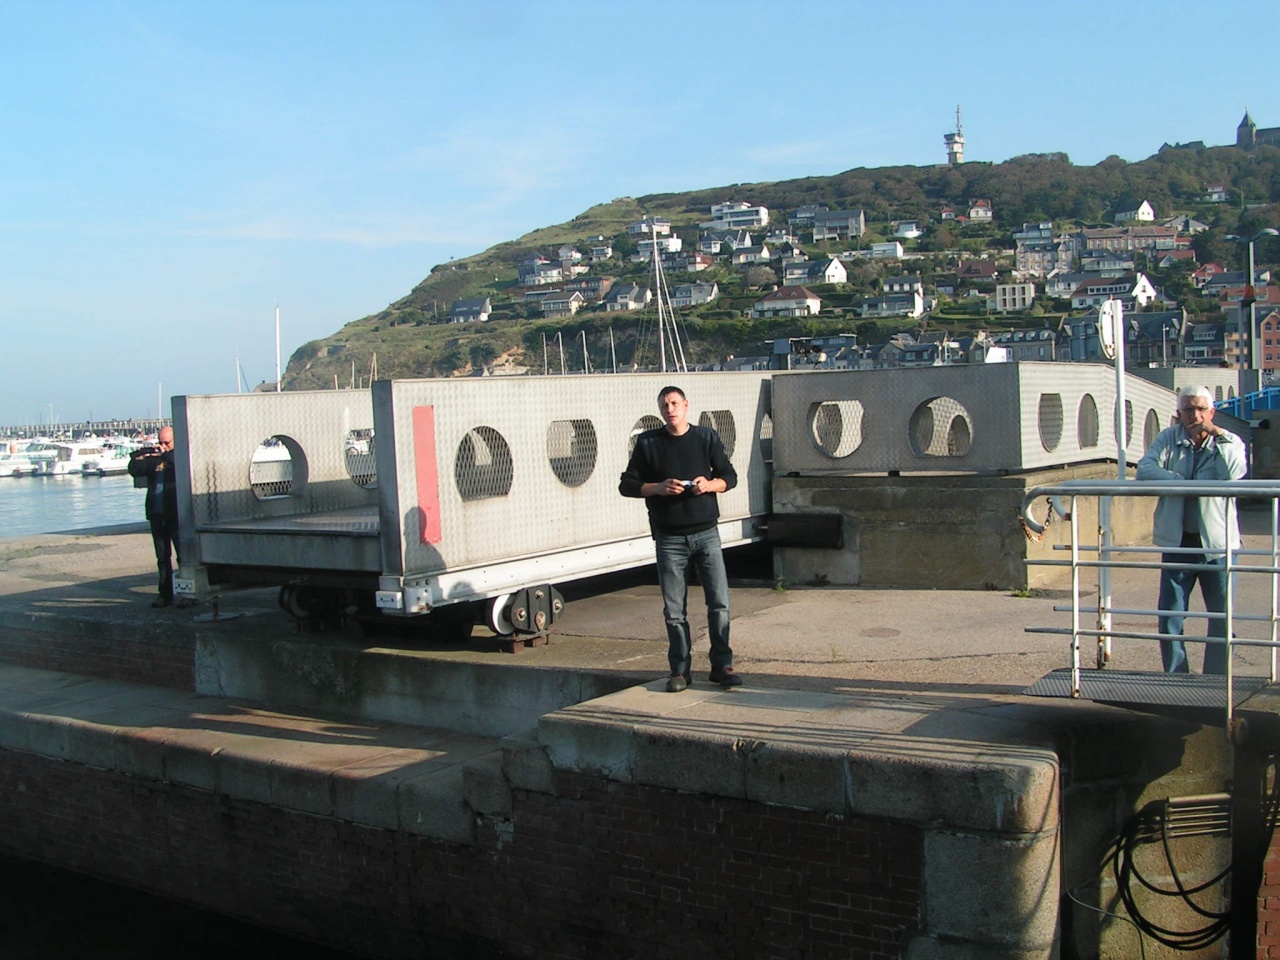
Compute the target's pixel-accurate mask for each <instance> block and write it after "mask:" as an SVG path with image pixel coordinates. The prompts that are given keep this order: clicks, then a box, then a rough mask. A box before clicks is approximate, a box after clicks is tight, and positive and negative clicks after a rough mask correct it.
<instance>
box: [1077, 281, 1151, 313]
mask: <svg viewBox="0 0 1280 960" xmlns="http://www.w3.org/2000/svg"><path fill="white" fill-rule="evenodd" d="M1156 297H1157V294H1156V288H1155V287H1153V286H1152V285H1151V281H1150V280H1148V279H1147V276H1146V274H1143V273H1139V274H1138V275H1137V276H1136V277H1135V276H1127V277H1099V278H1097V279H1096V280H1086V281H1085V282H1084V283H1082V284H1080V286H1079V287H1077V288H1076V289H1075V291H1074V292H1073V293H1072V294H1071V309H1073V310H1087V309H1088V308H1090V307H1100V306H1102V304H1104V303H1106V302H1107V301H1108V300H1124V301H1129V302H1131V303H1134V304H1136V305H1137V306H1139V307H1145V306H1146V305H1147V304H1149V303H1151V302H1152V301H1153V300H1155V299H1156Z"/></svg>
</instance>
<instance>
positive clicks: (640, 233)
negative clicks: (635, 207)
mask: <svg viewBox="0 0 1280 960" xmlns="http://www.w3.org/2000/svg"><path fill="white" fill-rule="evenodd" d="M627 236H629V237H669V236H671V221H670V220H668V219H667V218H666V217H645V218H644V219H643V220H637V221H636V222H635V223H629V224H627Z"/></svg>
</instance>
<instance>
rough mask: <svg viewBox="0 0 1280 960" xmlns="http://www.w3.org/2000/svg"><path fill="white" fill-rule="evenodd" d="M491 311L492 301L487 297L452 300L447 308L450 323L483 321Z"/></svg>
mask: <svg viewBox="0 0 1280 960" xmlns="http://www.w3.org/2000/svg"><path fill="white" fill-rule="evenodd" d="M491 313H493V303H492V302H491V301H490V300H489V298H488V297H467V298H465V299H463V300H455V301H453V306H452V308H451V309H450V310H449V320H450V322H452V323H484V322H485V321H486V320H488V319H489V314H491Z"/></svg>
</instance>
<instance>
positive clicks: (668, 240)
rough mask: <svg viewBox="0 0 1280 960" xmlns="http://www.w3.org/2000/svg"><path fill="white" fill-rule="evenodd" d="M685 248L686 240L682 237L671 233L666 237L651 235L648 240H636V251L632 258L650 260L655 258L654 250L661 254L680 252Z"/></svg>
mask: <svg viewBox="0 0 1280 960" xmlns="http://www.w3.org/2000/svg"><path fill="white" fill-rule="evenodd" d="M683 249H684V240H682V239H681V238H680V237H677V236H674V235H670V236H665V237H656V238H655V237H650V238H649V239H648V240H639V241H637V242H636V252H635V253H634V254H633V255H632V257H631V259H633V260H637V261H644V262H648V261H650V260H652V259H653V252H654V250H657V251H658V254H659V255H662V254H665V253H679V252H680V251H681V250H683Z"/></svg>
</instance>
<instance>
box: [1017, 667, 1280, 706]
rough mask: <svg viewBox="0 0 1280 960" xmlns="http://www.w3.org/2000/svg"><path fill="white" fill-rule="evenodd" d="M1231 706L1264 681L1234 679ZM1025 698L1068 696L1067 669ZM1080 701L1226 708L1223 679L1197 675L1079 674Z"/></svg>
mask: <svg viewBox="0 0 1280 960" xmlns="http://www.w3.org/2000/svg"><path fill="white" fill-rule="evenodd" d="M1234 681H1235V683H1234V687H1235V691H1234V692H1235V705H1236V706H1239V705H1240V704H1241V703H1243V702H1244V701H1245V700H1248V699H1249V698H1250V697H1251V696H1253V695H1254V694H1255V693H1257V692H1258V691H1259V690H1261V689H1262V688H1263V687H1265V686H1267V684H1268V680H1267V678H1266V677H1241V676H1236V677H1235V678H1234ZM1023 693H1024V694H1026V695H1027V696H1029V697H1063V698H1069V697H1070V696H1071V668H1070V667H1062V668H1061V669H1058V670H1054V671H1053V672H1052V673H1049V674H1046V675H1045V676H1043V677H1041V678H1040V679H1039V680H1037V681H1036V682H1035V683H1033V684H1032V685H1031V686H1029V687H1027V689H1026V690H1024V691H1023ZM1080 698H1081V699H1082V700H1093V701H1096V702H1097V703H1109V704H1113V705H1115V706H1122V707H1123V706H1130V705H1133V706H1164V707H1193V708H1208V709H1213V710H1221V709H1224V708H1225V706H1226V699H1227V678H1226V677H1220V676H1212V675H1209V676H1206V675H1205V674H1201V673H1180V674H1173V673H1144V672H1141V671H1137V670H1081V671H1080Z"/></svg>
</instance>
